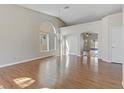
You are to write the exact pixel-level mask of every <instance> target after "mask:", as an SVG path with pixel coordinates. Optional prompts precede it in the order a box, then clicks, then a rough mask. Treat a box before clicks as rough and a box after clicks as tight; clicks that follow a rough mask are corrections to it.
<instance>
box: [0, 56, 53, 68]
mask: <svg viewBox="0 0 124 93" xmlns="http://www.w3.org/2000/svg"><path fill="white" fill-rule="evenodd" d="M51 56H54V55H48V56H43V57H37V58H32V59H27V60H22V61H18V62H14V63H10V64H5V65H1V66H0V68H3V67H8V66H12V65H16V64H21V63H26V62H30V61H33V60H38V59H42V58H46V57H51Z"/></svg>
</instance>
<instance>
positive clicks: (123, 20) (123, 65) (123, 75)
mask: <svg viewBox="0 0 124 93" xmlns="http://www.w3.org/2000/svg"><path fill="white" fill-rule="evenodd" d="M122 17H123V19H122V22H123V40H122V42H123V43H122V44H123V57H124V5H123V15H122ZM122 79H123V82H122V83H123V88H124V61H123V64H122Z"/></svg>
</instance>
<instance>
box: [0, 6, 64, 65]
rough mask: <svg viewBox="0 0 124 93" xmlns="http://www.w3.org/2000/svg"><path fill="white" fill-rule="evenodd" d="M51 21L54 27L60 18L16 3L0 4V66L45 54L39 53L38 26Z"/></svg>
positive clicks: (44, 54) (57, 25)
mask: <svg viewBox="0 0 124 93" xmlns="http://www.w3.org/2000/svg"><path fill="white" fill-rule="evenodd" d="M44 21H51V22H52V23H53V24H54V25H55V27H56V29H57V30H58V27H60V26H62V25H64V24H63V23H62V22H61V21H60V20H58V19H57V18H55V17H51V16H48V15H46V14H42V13H38V12H35V11H32V10H30V9H26V8H23V7H19V6H17V5H0V66H2V65H6V64H11V63H15V62H18V61H22V60H27V59H33V58H38V57H43V56H47V55H49V54H50V53H40V39H39V33H40V26H41V24H42V22H44Z"/></svg>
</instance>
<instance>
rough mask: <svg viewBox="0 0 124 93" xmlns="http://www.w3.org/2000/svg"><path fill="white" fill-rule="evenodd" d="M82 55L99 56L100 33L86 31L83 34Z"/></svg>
mask: <svg viewBox="0 0 124 93" xmlns="http://www.w3.org/2000/svg"><path fill="white" fill-rule="evenodd" d="M80 52H81V55H82V56H83V57H85V56H86V57H98V34H97V33H91V32H84V33H82V34H81V51H80Z"/></svg>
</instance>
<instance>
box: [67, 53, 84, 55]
mask: <svg viewBox="0 0 124 93" xmlns="http://www.w3.org/2000/svg"><path fill="white" fill-rule="evenodd" d="M69 55H75V56H82V55H79V54H76V53H69Z"/></svg>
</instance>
